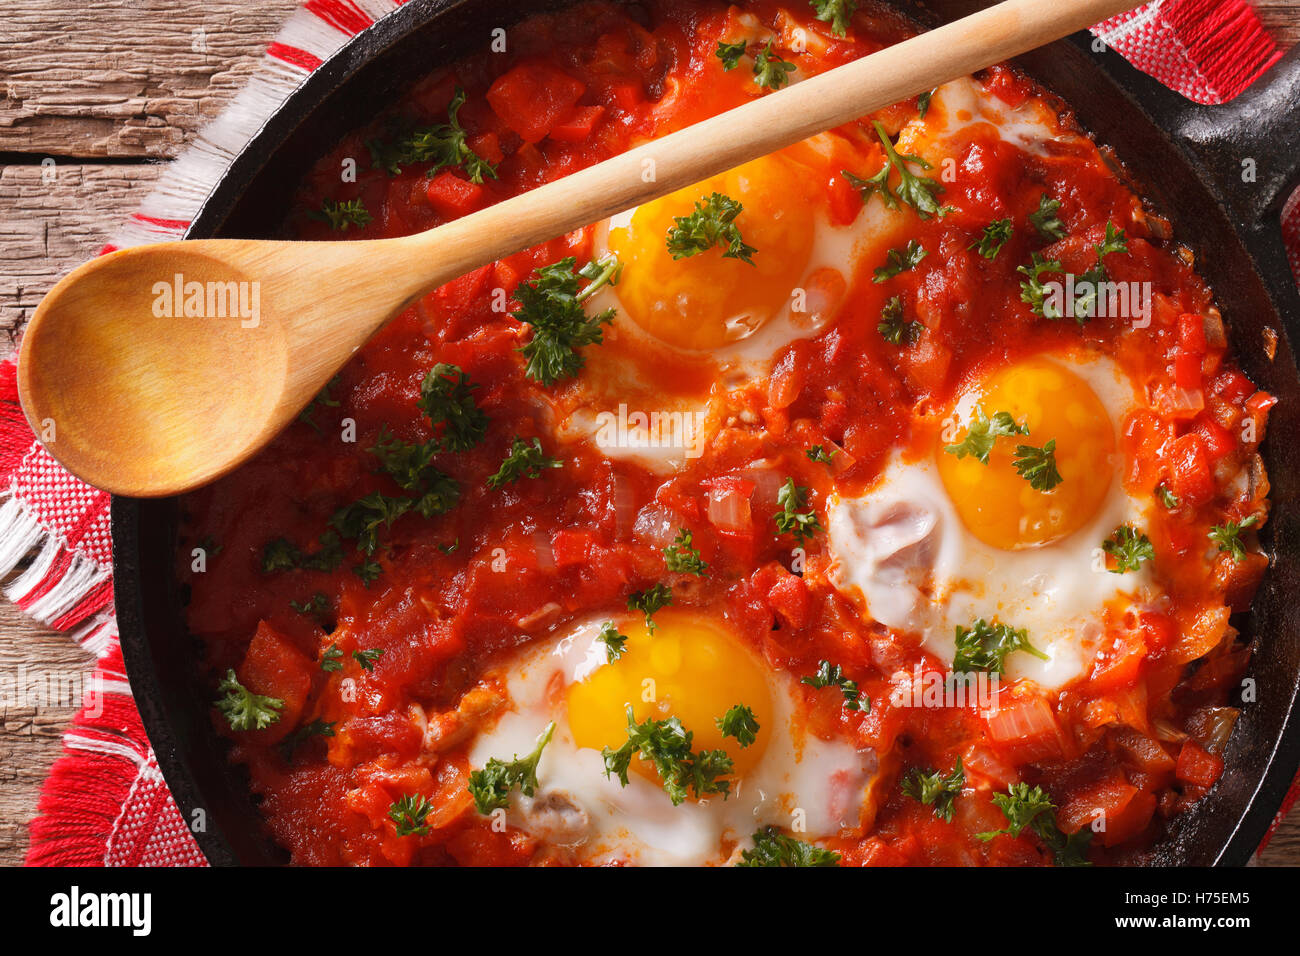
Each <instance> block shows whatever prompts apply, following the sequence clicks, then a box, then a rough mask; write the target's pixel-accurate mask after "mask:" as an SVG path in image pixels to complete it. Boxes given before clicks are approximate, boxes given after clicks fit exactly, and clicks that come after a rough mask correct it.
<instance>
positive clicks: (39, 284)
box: [0, 164, 162, 354]
mask: <svg viewBox="0 0 1300 956" xmlns="http://www.w3.org/2000/svg"><path fill="white" fill-rule="evenodd" d="M161 170H162V167H161V166H157V165H153V164H139V165H110V166H105V165H96V166H82V165H67V166H60V165H55V166H52V167H48V168H47V167H42V166H8V167H5V168H3V169H0V354H5V353H8V351H9V347H10V346H11V345H12V343H13V340H14V337H15V335H16V333H17V331H18V330H19V329H20V328H21V327H22V326H23V325H25V324H26V322H27V320H28V319H29V318H30V317H31V314H32V311H33V310H34V309H35V308H36V305H37V304H38V303H39V302H40V301H41V297H42V296H44V295H45V293H46V292H47V291H48V290H49V288H50V287H51V286H52V285H54V283H55V282H57V281H58V280H59V279H60V278H61V277H62V276H63V275H64V274H65V273H67V272H68V271H70V270H71V269H72V268H73V267H74V266H76V265H78V264H80V263H82V262H85V261H86V260H87V259H89V258H91V257H92V256H94V255H95V253H96V252H98V251H99V249H100V247H101V246H103V244H104V240H105V238H106V237H107V236H108V235H110V234H111V233H112V232H114V231H115V230H116V229H117V227H118V225H119V224H120V223H121V222H122V221H123V220H124V219H125V218H126V217H127V216H129V215H130V214H131V213H132V212H134V211H135V210H136V208H137V207H138V206H139V204H140V200H141V198H142V197H143V196H144V194H145V193H146V192H148V190H149V189H150V188H151V187H152V186H153V184H154V182H155V180H157V178H158V175H159V173H160V172H161Z"/></svg>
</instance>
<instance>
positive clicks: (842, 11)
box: [809, 0, 858, 37]
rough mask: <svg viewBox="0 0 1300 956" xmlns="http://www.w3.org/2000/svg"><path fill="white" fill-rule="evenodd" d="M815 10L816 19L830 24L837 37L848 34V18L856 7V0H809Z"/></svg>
mask: <svg viewBox="0 0 1300 956" xmlns="http://www.w3.org/2000/svg"><path fill="white" fill-rule="evenodd" d="M809 2H810V3H811V5H812V8H813V9H814V10H816V11H817V19H818V20H821V21H822V22H823V23H829V24H830V25H831V32H832V33H834V34H835V35H836V36H837V37H843V36H848V28H849V18H850V17H852V16H853V11H854V10H856V9H857V8H858V3H857V0H809Z"/></svg>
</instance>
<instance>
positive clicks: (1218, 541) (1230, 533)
mask: <svg viewBox="0 0 1300 956" xmlns="http://www.w3.org/2000/svg"><path fill="white" fill-rule="evenodd" d="M1257 520H1258V518H1257V517H1256V516H1255V515H1249V516H1248V517H1246V518H1244V519H1242V520H1241V521H1228V522H1226V523H1224V524H1216V525H1214V526H1213V527H1212V528H1210V533H1209V538H1210V540H1211V541H1213V542H1214V545H1215V547H1216V548H1218V549H1219V550H1220V551H1225V552H1227V553H1228V555H1229V556H1231V558H1232V560H1233V561H1240V560H1241V559H1242V558H1244V557H1245V556H1246V545H1245V543H1244V542H1243V541H1242V540H1241V532H1242V531H1244V530H1245V529H1246V528H1249V527H1250V526H1251V525H1253V524H1255V522H1256V521H1257Z"/></svg>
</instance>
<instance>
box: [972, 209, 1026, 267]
mask: <svg viewBox="0 0 1300 956" xmlns="http://www.w3.org/2000/svg"><path fill="white" fill-rule="evenodd" d="M1014 232H1015V228H1014V227H1013V226H1012V225H1011V220H1010V219H994V220H993V221H992V222H991V223H989V224H988V225H987V226H985V227H984V231H983V232H982V233H981V234H980V237H979V238H978V239H976V240H975V241H974V242H972V243H971V244H970V248H971V249H974V250H975V251H976V252H978V253H979V254H980V255H981V256H983V257H984V258H985V259H990V260H992V259H996V258H997V257H998V253H999V252H1001V251H1002V247H1003V246H1005V245H1006V244H1007V240H1008V239H1010V238H1011V235H1012V233H1014Z"/></svg>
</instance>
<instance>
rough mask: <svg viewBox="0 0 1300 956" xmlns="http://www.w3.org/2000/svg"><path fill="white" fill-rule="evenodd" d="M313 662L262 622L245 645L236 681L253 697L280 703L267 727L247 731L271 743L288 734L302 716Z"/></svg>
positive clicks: (285, 638) (283, 636)
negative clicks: (270, 698)
mask: <svg viewBox="0 0 1300 956" xmlns="http://www.w3.org/2000/svg"><path fill="white" fill-rule="evenodd" d="M314 667H315V663H314V662H313V661H312V660H311V659H310V658H308V657H307V655H306V654H304V653H303V652H302V651H300V650H298V648H297V647H295V646H294V645H293V643H292V642H291V641H290V640H289V638H288V637H286V636H285V635H284V634H282V633H280V632H279V631H277V630H276V629H275V628H273V627H272V626H271V625H270V624H267V623H266V622H265V621H262V622H261V623H259V624H258V625H257V633H256V634H254V635H253V639H252V641H250V642H249V644H248V652H247V653H246V654H245V655H244V662H243V664H241V665H240V667H239V674H238V677H239V681H240V683H241V684H243V685H244V686H245V687H247V688H248V689H249V690H250V691H252V692H253V693H254V694H263V695H265V696H267V697H275V698H277V699H279V700H281V701H283V702H284V706H283V707H282V708H280V710H279V714H280V719H279V720H277V721H276V722H275V723H273V724H271V725H270V726H269V727H267V728H265V729H263V730H258V731H251V732H252V733H256V734H258V735H259V736H260V738H261V739H262V740H265V741H268V742H269V741H274V740H279V739H280V738H282V737H284V736H286V735H288V734H289V733H291V732H292V731H293V730H294V729H295V728H296V727H297V726H298V722H299V720H300V719H301V718H302V715H303V708H304V707H305V706H306V703H307V693H308V691H310V690H311V675H312V670H313V668H314Z"/></svg>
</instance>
